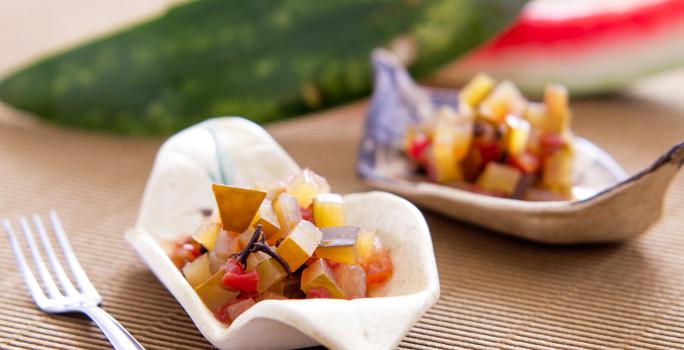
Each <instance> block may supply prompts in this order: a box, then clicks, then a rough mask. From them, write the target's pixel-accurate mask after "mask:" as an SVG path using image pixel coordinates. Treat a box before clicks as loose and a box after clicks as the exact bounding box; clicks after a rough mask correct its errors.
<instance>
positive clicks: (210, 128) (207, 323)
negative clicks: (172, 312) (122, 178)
mask: <svg viewBox="0 0 684 350" xmlns="http://www.w3.org/2000/svg"><path fill="white" fill-rule="evenodd" d="M297 171H299V166H298V165H297V163H295V162H294V160H292V158H290V156H289V155H287V153H286V152H285V151H284V150H283V149H282V148H281V147H280V146H279V145H278V144H277V143H276V142H275V141H274V140H273V139H272V138H271V137H270V136H269V135H268V134H267V133H266V131H265V130H263V129H262V128H260V127H259V126H257V125H256V124H253V123H252V122H249V121H247V120H245V119H242V118H217V119H211V120H208V121H206V122H203V123H200V124H198V125H195V126H193V127H191V128H188V129H186V130H184V131H182V132H180V133H178V134H176V135H175V136H173V137H171V138H170V139H169V140H168V141H166V143H164V145H163V146H162V147H161V149H160V150H159V153H158V154H157V158H156V161H155V164H154V168H153V169H152V174H151V175H150V178H149V180H148V182H147V186H146V188H145V193H144V197H143V201H142V205H141V208H140V214H139V217H138V221H137V223H136V226H135V227H134V228H133V229H131V230H129V231H128V232H127V233H126V238H127V240H128V241H129V243H130V244H131V245H132V246H133V248H134V249H135V250H136V251H137V252H138V254H139V255H140V257H141V258H142V260H143V261H144V262H145V263H146V264H147V266H148V267H149V268H150V270H152V272H153V273H154V274H155V275H156V276H157V278H159V280H160V281H161V282H162V283H163V284H164V285H165V286H166V288H168V290H169V291H170V292H171V293H172V294H173V295H174V296H175V297H176V299H177V300H178V302H179V303H180V304H181V305H182V306H183V308H184V309H185V310H186V311H187V313H188V315H189V316H190V318H192V320H193V321H194V322H195V325H196V326H197V328H198V329H199V331H200V332H201V333H202V334H203V335H204V336H205V337H206V339H207V340H208V341H209V342H211V343H212V344H213V345H215V346H216V347H218V348H219V349H288V348H297V347H306V346H313V345H316V344H322V345H324V346H326V347H328V348H331V349H390V348H393V347H395V346H396V345H397V344H398V342H399V341H400V340H401V338H402V337H403V335H404V334H405V333H406V332H408V330H409V328H410V327H411V325H413V323H414V322H416V320H417V319H418V318H419V317H420V316H421V315H422V314H423V313H424V312H425V311H426V310H427V309H428V308H429V307H430V306H431V305H433V304H434V303H435V302H436V300H437V298H438V296H439V280H438V276H437V267H436V264H435V258H434V253H433V250H432V242H431V240H430V233H429V231H428V227H427V224H426V223H425V219H424V218H423V216H422V215H421V213H420V211H418V209H416V208H415V207H414V206H413V205H412V204H411V203H409V202H408V201H406V200H404V199H401V198H399V197H397V196H395V195H392V194H388V193H383V192H368V193H355V194H348V195H346V196H344V210H345V216H346V219H347V221H348V222H349V224H351V225H358V226H366V227H372V228H375V229H377V234H378V235H380V236H381V238H382V241H383V243H385V242H386V244H387V246H388V247H389V249H390V254H391V256H392V261H393V264H394V269H395V270H394V275H393V277H392V278H391V280H390V281H389V282H388V283H387V284H386V285H385V286H384V287H383V288H382V289H380V290H378V291H376V292H375V294H374V295H373V296H375V297H373V298H363V299H354V300H333V299H309V300H265V301H261V302H259V303H257V304H256V305H255V306H253V307H252V308H250V309H249V310H248V311H246V312H245V313H243V314H242V315H240V316H239V317H238V319H236V320H235V322H234V323H233V324H232V325H230V326H229V327H227V326H225V325H223V324H222V323H220V322H219V321H217V320H216V319H215V318H214V316H213V314H212V313H211V311H210V310H209V309H208V308H207V307H205V306H204V304H203V303H202V301H201V300H200V298H199V297H198V296H197V294H196V293H195V291H194V290H193V289H192V287H190V285H189V284H188V283H187V282H186V280H185V279H184V277H183V276H182V274H181V273H180V272H179V271H178V270H177V269H176V267H175V266H174V265H173V264H172V263H171V260H170V259H169V258H168V257H167V254H166V252H165V250H164V242H167V241H168V240H172V239H176V238H178V237H179V236H180V235H184V234H188V233H191V232H193V230H194V229H195V228H196V227H198V225H199V224H200V222H201V220H202V211H203V210H206V209H209V208H213V206H215V202H214V197H213V194H212V192H211V186H210V185H211V183H213V182H221V183H226V184H232V185H238V186H247V187H251V186H252V185H253V184H254V183H255V182H265V181H272V180H274V179H282V178H285V177H287V176H288V175H290V174H292V173H294V172H297Z"/></svg>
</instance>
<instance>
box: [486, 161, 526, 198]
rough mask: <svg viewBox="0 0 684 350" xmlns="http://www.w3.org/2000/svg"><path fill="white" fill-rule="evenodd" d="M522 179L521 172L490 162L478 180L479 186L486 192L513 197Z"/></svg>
mask: <svg viewBox="0 0 684 350" xmlns="http://www.w3.org/2000/svg"><path fill="white" fill-rule="evenodd" d="M521 177H522V173H521V172H520V170H518V169H516V168H513V167H510V166H508V165H504V164H499V163H494V162H489V163H487V166H486V167H485V169H484V171H483V172H482V174H481V175H480V177H479V178H478V179H477V185H478V186H480V187H482V188H483V189H485V190H488V191H492V192H498V193H502V194H505V195H507V196H510V195H512V194H513V193H514V192H515V189H516V188H517V187H518V182H519V181H520V178H521Z"/></svg>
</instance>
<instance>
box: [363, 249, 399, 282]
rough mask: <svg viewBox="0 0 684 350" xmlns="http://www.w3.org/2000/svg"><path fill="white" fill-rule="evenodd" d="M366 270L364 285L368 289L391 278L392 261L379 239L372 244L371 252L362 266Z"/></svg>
mask: <svg viewBox="0 0 684 350" xmlns="http://www.w3.org/2000/svg"><path fill="white" fill-rule="evenodd" d="M364 270H366V284H367V285H368V286H369V288H370V287H372V286H373V285H378V284H382V283H384V282H385V281H387V280H388V279H389V278H390V277H392V270H393V268H392V260H391V259H390V256H389V251H388V250H387V249H385V248H384V247H383V246H382V243H381V242H380V240H379V239H377V237H376V239H375V240H374V242H373V252H372V253H371V255H370V258H369V259H368V262H367V263H366V265H365V266H364Z"/></svg>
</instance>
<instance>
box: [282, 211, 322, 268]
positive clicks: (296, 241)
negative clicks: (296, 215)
mask: <svg viewBox="0 0 684 350" xmlns="http://www.w3.org/2000/svg"><path fill="white" fill-rule="evenodd" d="M321 237H322V233H321V230H319V229H318V228H317V227H316V226H314V225H313V224H312V223H311V222H309V221H306V220H302V221H300V222H299V223H298V224H297V226H295V227H294V228H293V229H292V232H290V234H289V235H288V236H287V237H286V238H285V239H284V240H283V241H282V242H281V243H280V245H279V246H278V247H277V248H276V253H277V254H278V255H280V257H281V258H283V260H285V261H286V262H287V264H288V265H289V267H290V270H291V271H295V270H297V269H298V268H299V267H300V266H302V264H304V263H305V262H306V261H307V260H308V259H309V258H310V257H311V255H313V253H314V251H315V250H316V247H318V244H319V243H321Z"/></svg>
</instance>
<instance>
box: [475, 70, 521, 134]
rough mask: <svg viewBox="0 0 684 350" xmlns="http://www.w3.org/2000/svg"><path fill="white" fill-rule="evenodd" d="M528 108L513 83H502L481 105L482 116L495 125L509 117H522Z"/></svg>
mask: <svg viewBox="0 0 684 350" xmlns="http://www.w3.org/2000/svg"><path fill="white" fill-rule="evenodd" d="M526 106H527V100H526V99H525V97H523V95H522V93H521V92H520V90H518V87H516V86H515V84H513V83H512V82H511V81H508V80H506V81H502V82H501V83H499V85H497V86H496V88H494V91H492V93H491V94H489V96H487V98H486V99H485V100H484V101H482V103H481V104H480V108H479V111H480V115H481V116H482V117H483V118H484V119H486V120H488V121H489V122H492V123H494V124H499V123H501V122H502V121H503V120H504V118H505V117H506V116H507V115H509V114H513V115H517V116H522V115H523V113H524V112H525V107H526Z"/></svg>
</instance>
